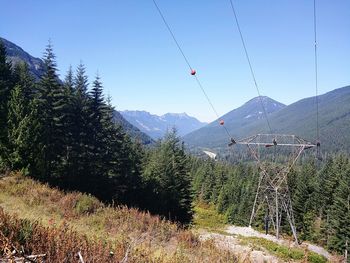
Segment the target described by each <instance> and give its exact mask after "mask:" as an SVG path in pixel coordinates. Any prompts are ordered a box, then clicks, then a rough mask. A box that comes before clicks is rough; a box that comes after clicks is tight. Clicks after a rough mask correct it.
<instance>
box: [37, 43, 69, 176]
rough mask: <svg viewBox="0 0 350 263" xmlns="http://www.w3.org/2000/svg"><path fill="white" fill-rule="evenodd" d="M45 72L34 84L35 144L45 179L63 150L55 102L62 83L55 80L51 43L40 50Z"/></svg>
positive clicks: (58, 110)
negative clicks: (37, 146) (37, 132)
mask: <svg viewBox="0 0 350 263" xmlns="http://www.w3.org/2000/svg"><path fill="white" fill-rule="evenodd" d="M43 60H44V65H45V72H44V74H43V75H42V77H41V79H40V82H39V83H38V85H37V87H38V90H37V93H36V95H37V97H36V100H37V106H38V112H40V114H39V123H40V131H39V138H40V139H41V141H40V142H39V147H40V149H41V156H40V157H39V158H40V162H38V163H40V168H39V170H40V171H41V172H40V175H39V176H40V177H41V178H45V180H50V178H51V179H52V178H53V176H54V175H55V172H56V171H55V168H56V167H57V165H58V163H59V162H60V156H61V155H62V152H63V149H62V147H63V145H62V135H63V131H62V117H61V114H62V113H61V110H60V109H59V108H58V104H59V102H60V100H61V99H62V98H61V97H60V96H59V94H61V93H62V86H61V84H60V83H59V81H58V75H57V66H56V60H55V55H54V53H53V49H52V45H51V43H49V44H48V45H47V47H46V50H45V53H44V58H43Z"/></svg>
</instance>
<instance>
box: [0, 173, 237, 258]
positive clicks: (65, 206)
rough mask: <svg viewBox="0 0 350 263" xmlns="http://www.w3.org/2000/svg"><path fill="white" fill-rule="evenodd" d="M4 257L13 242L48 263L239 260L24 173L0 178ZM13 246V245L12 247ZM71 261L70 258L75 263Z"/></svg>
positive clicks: (173, 228)
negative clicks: (79, 259) (76, 261)
mask: <svg viewBox="0 0 350 263" xmlns="http://www.w3.org/2000/svg"><path fill="white" fill-rule="evenodd" d="M0 189H1V191H0V233H1V235H0V257H1V256H4V254H5V247H6V246H7V247H10V248H11V246H13V247H15V248H16V249H17V250H20V249H21V247H22V246H23V248H24V251H25V254H27V255H28V254H47V257H46V259H47V260H48V262H63V261H64V259H66V260H68V261H70V260H73V259H74V258H75V257H76V255H77V253H78V252H79V251H81V254H82V255H83V257H84V259H85V261H86V262H119V261H121V260H122V259H123V258H125V257H127V258H128V262H150V261H152V262H190V261H194V262H227V261H230V262H235V261H237V258H236V257H235V256H234V255H232V254H231V253H229V252H223V251H220V250H218V249H217V248H215V246H214V244H213V243H212V242H200V241H199V240H198V238H197V237H196V236H195V235H194V234H193V233H192V232H191V231H189V230H183V229H181V228H179V226H177V225H175V224H173V223H170V222H169V221H165V220H162V219H161V218H159V217H156V216H151V215H150V214H148V213H144V212H140V211H138V210H137V209H128V208H126V207H117V208H112V207H107V206H105V205H103V204H102V203H101V202H99V201H98V200H97V199H95V198H94V197H91V196H89V195H85V194H81V193H77V192H74V193H63V192H61V191H59V190H57V189H52V188H50V187H48V186H47V185H43V184H40V183H38V182H35V181H33V180H31V179H28V178H25V177H22V176H21V175H19V174H16V175H12V176H9V177H5V178H2V179H0ZM11 250H12V248H11ZM70 262H71V261H70Z"/></svg>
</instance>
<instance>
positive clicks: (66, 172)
mask: <svg viewBox="0 0 350 263" xmlns="http://www.w3.org/2000/svg"><path fill="white" fill-rule="evenodd" d="M74 96H75V90H74V75H73V70H72V66H70V67H69V69H68V71H67V75H66V77H65V80H64V83H63V95H62V98H64V99H63V100H62V99H61V100H60V102H61V109H60V110H61V114H62V119H61V124H62V125H63V127H62V129H63V131H64V135H63V138H62V142H63V152H62V156H61V163H60V167H59V168H60V169H59V173H60V174H61V176H62V177H63V178H64V180H61V182H62V183H63V185H67V184H68V185H69V182H70V176H71V172H72V171H71V169H72V167H73V165H74V164H73V162H72V156H71V155H72V148H73V144H74V141H75V138H74V137H73V129H74V126H75V123H74Z"/></svg>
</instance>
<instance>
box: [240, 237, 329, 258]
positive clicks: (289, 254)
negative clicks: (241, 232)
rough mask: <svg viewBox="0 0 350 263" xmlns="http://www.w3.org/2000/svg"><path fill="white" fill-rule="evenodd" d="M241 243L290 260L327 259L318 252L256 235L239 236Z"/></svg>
mask: <svg viewBox="0 0 350 263" xmlns="http://www.w3.org/2000/svg"><path fill="white" fill-rule="evenodd" d="M239 239H240V240H241V244H243V245H249V246H251V247H253V248H254V249H257V250H267V251H268V252H270V253H271V254H273V255H276V256H277V257H279V258H281V259H283V260H286V261H290V260H296V261H300V260H302V261H303V262H311V263H326V262H327V259H326V258H325V257H323V256H321V255H319V254H316V253H314V252H312V251H308V250H303V249H301V248H291V247H287V246H284V245H279V244H277V243H275V242H273V241H270V240H267V239H264V238H258V237H243V236H239Z"/></svg>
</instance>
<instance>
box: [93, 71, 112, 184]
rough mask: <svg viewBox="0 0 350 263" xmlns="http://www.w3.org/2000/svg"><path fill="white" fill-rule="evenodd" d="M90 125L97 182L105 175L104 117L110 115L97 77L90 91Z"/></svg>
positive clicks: (94, 171)
mask: <svg viewBox="0 0 350 263" xmlns="http://www.w3.org/2000/svg"><path fill="white" fill-rule="evenodd" d="M89 95H90V105H89V106H90V110H89V111H90V116H89V119H90V125H91V127H90V128H91V129H90V130H91V134H90V137H91V140H90V145H91V147H90V155H91V158H92V159H93V162H92V167H91V170H92V171H93V173H94V174H95V175H94V178H95V180H98V178H96V177H98V176H100V175H103V174H104V167H105V164H104V155H103V152H104V150H105V149H106V145H104V142H105V141H104V139H103V136H104V131H103V115H104V114H108V113H107V112H106V111H107V105H106V103H105V102H104V98H103V88H102V83H101V81H100V77H99V76H98V75H97V76H96V78H95V80H94V82H93V84H92V89H91V91H90V94H89Z"/></svg>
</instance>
